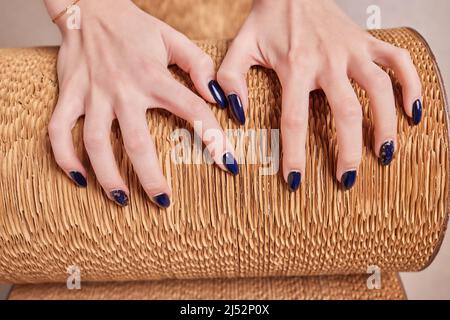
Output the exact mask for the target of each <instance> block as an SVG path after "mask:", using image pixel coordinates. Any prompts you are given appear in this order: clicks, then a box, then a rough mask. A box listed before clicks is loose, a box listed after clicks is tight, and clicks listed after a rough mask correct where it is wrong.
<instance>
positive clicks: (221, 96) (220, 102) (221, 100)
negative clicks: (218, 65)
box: [208, 80, 228, 109]
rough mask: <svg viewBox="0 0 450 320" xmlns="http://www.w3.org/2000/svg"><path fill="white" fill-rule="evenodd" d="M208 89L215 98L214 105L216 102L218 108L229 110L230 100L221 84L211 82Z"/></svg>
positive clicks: (214, 81)
mask: <svg viewBox="0 0 450 320" xmlns="http://www.w3.org/2000/svg"><path fill="white" fill-rule="evenodd" d="M208 88H209V91H210V93H211V95H212V97H213V102H212V103H214V102H215V103H216V104H217V106H218V107H219V108H221V109H225V108H227V107H228V99H227V96H226V95H225V92H224V91H223V89H222V87H221V86H220V84H219V83H218V82H217V81H216V80H211V81H209V83H208Z"/></svg>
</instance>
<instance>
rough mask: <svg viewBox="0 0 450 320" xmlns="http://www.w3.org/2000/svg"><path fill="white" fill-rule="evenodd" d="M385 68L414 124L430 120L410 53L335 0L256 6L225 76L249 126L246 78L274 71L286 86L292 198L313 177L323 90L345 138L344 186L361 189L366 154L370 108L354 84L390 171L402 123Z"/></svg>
mask: <svg viewBox="0 0 450 320" xmlns="http://www.w3.org/2000/svg"><path fill="white" fill-rule="evenodd" d="M377 64H381V65H383V66H387V67H390V68H392V69H393V70H394V72H395V75H396V76H397V78H398V79H399V81H400V82H401V84H402V87H403V99H404V101H403V102H404V108H405V111H406V113H407V114H408V116H409V117H411V118H412V122H413V123H414V124H418V123H419V122H420V121H421V118H422V104H421V82H420V79H419V76H418V74H417V71H416V69H415V67H414V64H413V62H412V60H411V58H410V56H409V53H408V52H407V51H406V50H404V49H400V48H397V47H394V46H392V45H390V44H387V43H385V42H382V41H379V40H377V39H375V38H373V37H372V36H370V35H369V34H368V33H366V32H365V31H363V30H362V29H360V28H359V27H358V26H357V25H355V24H354V23H353V22H352V21H350V20H349V19H348V18H347V17H346V16H345V15H344V14H343V13H342V12H341V11H340V10H339V8H338V7H337V5H336V4H335V3H334V1H331V0H280V1H271V0H254V5H253V9H252V12H251V14H250V16H249V17H248V19H247V21H246V22H245V24H244V25H243V27H242V29H241V30H240V32H239V34H238V36H237V37H236V38H235V40H234V41H233V43H232V45H231V47H230V49H229V51H228V53H227V56H226V57H225V59H224V61H223V63H222V66H221V67H220V70H219V72H218V81H219V83H220V85H221V86H222V88H223V89H224V91H225V93H226V94H227V95H228V96H229V101H230V108H231V113H232V115H233V116H234V118H235V119H236V120H237V121H238V122H239V123H241V124H244V122H245V109H246V108H247V103H248V101H247V100H248V98H247V96H248V93H247V87H246V81H245V76H246V73H247V71H248V69H249V68H250V67H251V66H252V65H261V66H264V67H267V68H272V69H274V70H275V71H276V72H277V74H278V77H279V78H280V82H281V85H282V87H283V103H282V118H281V131H282V140H283V173H284V178H285V180H286V182H287V183H288V186H289V188H290V189H291V191H295V190H297V189H298V188H299V186H300V182H301V177H302V174H303V173H304V172H305V142H306V134H307V124H308V107H309V93H310V91H313V90H315V89H318V88H322V89H323V90H324V91H325V94H326V95H327V98H328V101H329V103H330V106H331V110H332V112H333V115H334V121H335V126H336V131H337V138H338V139H337V140H338V141H337V142H338V147H339V156H338V160H337V172H336V175H337V179H338V180H339V181H340V182H341V183H342V185H343V187H344V188H345V189H350V188H351V187H353V185H354V183H355V180H356V173H357V169H358V166H359V164H360V162H361V153H362V144H363V139H362V108H361V106H360V104H359V101H358V99H357V97H356V94H355V92H354V91H353V88H352V86H351V84H350V81H349V78H351V79H354V80H355V81H357V82H358V83H359V84H360V85H361V86H362V87H363V88H364V89H365V90H366V91H367V92H368V95H369V96H370V103H371V111H372V116H373V121H374V125H375V145H374V148H375V153H376V155H377V156H378V157H379V158H380V161H381V163H382V164H384V165H388V164H389V163H390V162H391V161H392V159H393V155H394V152H395V147H396V135H397V119H396V111H395V100H394V94H393V88H392V83H391V80H390V78H389V76H388V74H386V73H385V72H384V71H383V70H382V69H381V68H380V67H379V66H378V65H377Z"/></svg>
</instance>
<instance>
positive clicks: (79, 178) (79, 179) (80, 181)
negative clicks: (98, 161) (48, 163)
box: [69, 171, 87, 188]
mask: <svg viewBox="0 0 450 320" xmlns="http://www.w3.org/2000/svg"><path fill="white" fill-rule="evenodd" d="M69 175H70V177H71V178H72V180H73V182H75V183H76V185H77V186H79V187H81V188H86V187H87V181H86V178H85V177H84V176H83V175H82V174H81V173H80V172H78V171H71V172H69Z"/></svg>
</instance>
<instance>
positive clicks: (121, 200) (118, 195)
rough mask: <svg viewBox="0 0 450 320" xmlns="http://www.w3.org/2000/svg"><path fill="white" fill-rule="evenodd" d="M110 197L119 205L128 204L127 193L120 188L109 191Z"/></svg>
mask: <svg viewBox="0 0 450 320" xmlns="http://www.w3.org/2000/svg"><path fill="white" fill-rule="evenodd" d="M111 197H112V198H113V199H114V201H115V202H116V203H117V204H118V205H119V206H122V207H124V206H126V205H128V196H127V194H126V193H125V192H124V191H122V190H114V191H111Z"/></svg>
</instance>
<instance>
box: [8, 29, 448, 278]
mask: <svg viewBox="0 0 450 320" xmlns="http://www.w3.org/2000/svg"><path fill="white" fill-rule="evenodd" d="M374 34H375V36H377V37H378V38H380V39H384V40H387V41H389V42H391V43H394V44H395V45H397V46H400V47H403V48H407V49H408V50H409V51H410V52H411V55H412V58H413V59H414V62H415V64H416V66H417V68H418V71H419V74H420V77H421V79H422V84H423V94H424V100H423V102H424V110H425V114H424V119H423V122H422V124H421V125H420V126H418V127H414V126H411V125H410V124H409V123H408V119H407V117H406V115H405V114H404V113H403V111H402V108H401V103H400V102H399V101H400V100H401V99H399V98H400V88H399V84H398V83H397V82H396V81H395V82H394V88H395V92H396V96H397V101H398V107H397V115H398V129H399V134H398V143H399V148H398V153H397V157H396V160H395V161H394V162H393V164H392V165H391V166H390V167H387V168H385V167H382V166H380V164H379V163H378V161H377V159H376V158H375V156H374V154H373V151H372V145H373V124H372V120H371V118H370V117H369V109H368V99H367V97H366V94H365V92H364V91H362V90H361V89H360V88H359V87H357V86H356V87H355V89H356V92H357V95H358V97H359V99H360V101H361V103H362V105H363V109H364V122H363V125H364V150H363V162H362V166H361V168H360V172H359V178H358V182H357V184H356V186H355V188H354V189H353V190H352V191H350V192H343V191H342V190H340V189H339V187H338V184H337V182H336V180H335V178H334V172H335V159H336V154H337V149H336V134H335V129H334V125H333V121H332V116H331V114H330V111H329V107H328V105H327V102H326V99H325V97H324V96H323V94H322V93H321V92H315V93H314V94H313V95H312V97H311V101H310V103H311V112H310V119H309V137H308V139H307V157H306V158H307V166H306V167H307V169H306V174H305V180H304V183H303V185H302V189H301V192H297V193H295V194H290V193H289V192H288V191H287V188H286V184H285V183H284V181H283V179H282V177H281V174H277V175H272V176H270V175H269V176H267V175H261V174H260V169H261V166H260V165H252V164H243V165H242V166H241V174H240V175H239V176H238V177H237V178H233V177H231V176H230V175H227V174H226V173H224V172H223V171H221V170H219V169H218V168H216V167H214V166H212V165H207V164H201V165H183V164H175V163H174V162H173V161H172V159H171V151H172V150H173V149H174V147H175V145H176V144H178V143H179V142H178V141H174V140H171V139H170V135H171V133H172V132H173V131H174V130H175V129H178V128H186V123H185V121H183V120H180V119H178V118H176V117H175V116H173V115H169V114H167V113H163V112H158V111H151V112H150V113H149V114H148V121H149V127H150V130H151V133H152V134H153V136H154V137H155V138H156V139H155V140H156V148H157V150H158V152H159V159H160V161H161V167H162V168H163V171H164V174H165V176H166V177H167V179H168V181H169V183H170V185H171V187H172V189H173V200H174V203H173V206H172V207H171V208H170V209H169V210H167V211H160V210H159V209H157V208H156V207H155V206H154V205H152V204H151V202H150V201H149V200H148V199H147V198H146V196H145V193H144V192H143V190H142V188H141V187H140V185H139V183H138V179H137V177H136V175H135V173H134V172H133V170H132V166H131V164H130V161H129V160H128V158H127V156H126V153H125V152H124V149H123V146H122V141H121V136H120V132H119V130H118V127H117V125H114V126H113V132H112V135H111V140H112V144H113V150H114V153H115V155H116V158H117V161H118V165H119V168H120V171H121V173H122V176H123V177H124V179H125V180H126V182H127V184H128V185H129V187H130V190H131V198H130V203H131V205H130V206H128V207H126V208H119V207H117V206H115V205H114V204H113V203H111V201H109V200H108V199H107V198H106V197H105V195H104V193H103V191H102V189H101V187H100V185H99V184H98V183H96V181H95V179H94V173H93V172H92V170H90V171H89V187H88V188H87V189H86V190H79V189H77V188H76V187H75V186H74V185H73V184H72V183H71V182H70V181H69V179H68V178H67V177H66V176H65V175H64V174H63V173H62V172H61V171H60V170H59V169H58V167H57V165H56V164H55V161H54V159H53V156H52V151H51V147H50V143H49V140H48V135H47V125H48V122H49V119H50V116H51V114H52V111H53V108H54V106H55V104H56V101H57V78H56V71H55V62H56V54H57V50H56V49H54V48H40V49H2V50H0V70H1V73H0V83H1V87H0V141H1V144H0V149H1V161H0V174H1V176H0V192H1V194H2V197H0V282H1V281H2V280H3V281H9V282H24V281H31V282H44V281H65V280H66V277H67V273H66V270H67V267H68V266H72V265H75V266H78V267H79V268H80V270H81V273H82V278H83V280H85V281H88V280H97V281H102V280H105V281H106V280H146V279H163V278H211V277H254V276H288V275H318V274H345V273H365V272H366V271H367V268H368V266H369V265H377V266H379V267H380V268H381V270H382V271H399V270H401V271H415V270H420V269H422V268H424V267H425V266H427V265H428V264H429V263H430V262H431V260H432V258H433V257H434V255H435V254H436V252H437V250H438V248H439V245H440V242H441V240H442V238H443V234H444V229H445V226H446V221H447V219H448V214H447V212H448V210H447V208H448V191H449V188H448V183H449V181H448V172H449V154H448V144H449V139H448V128H447V112H446V104H445V97H444V92H443V87H442V82H441V78H440V76H439V72H438V70H437V66H436V64H435V60H434V58H433V55H432V54H431V52H430V51H429V48H428V46H427V45H426V43H425V42H424V41H423V39H422V38H421V37H420V36H419V35H418V34H417V33H415V32H414V31H411V30H409V29H396V30H384V31H377V32H375V33H374ZM199 44H200V46H201V47H202V48H203V49H204V50H205V51H206V52H208V53H209V54H210V55H211V56H212V57H213V59H214V60H215V62H216V64H217V65H219V63H220V61H221V59H222V58H223V55H224V53H225V52H226V48H227V43H226V42H220V41H219V42H202V43H199ZM172 70H173V73H174V75H175V76H176V77H177V78H178V79H179V80H180V81H182V82H183V83H185V84H186V85H188V86H189V87H190V88H192V84H191V82H190V81H189V80H188V77H187V76H186V75H185V74H184V73H182V72H181V71H179V70H178V69H175V68H174V69H172ZM248 85H249V95H250V105H249V109H248V114H247V116H248V121H247V124H246V129H251V128H253V129H255V132H256V138H257V139H259V137H260V135H262V134H263V131H261V130H260V129H268V128H275V129H276V128H279V120H280V105H281V94H280V85H279V82H278V80H277V78H276V76H275V74H274V73H273V72H272V71H267V70H264V69H261V68H254V69H252V70H251V71H250V73H249V75H248ZM211 108H212V110H213V111H214V112H215V114H216V116H217V118H218V120H219V121H220V123H221V125H222V126H223V127H225V128H237V127H236V125H235V124H234V123H233V121H232V120H231V119H230V116H229V114H228V113H227V112H226V111H223V110H219V109H218V108H217V107H213V106H212V107H211ZM82 125H83V123H82V121H80V122H79V123H78V125H77V126H76V127H75V128H74V130H73V134H74V142H75V146H76V147H77V153H78V154H79V156H80V158H81V159H83V161H84V162H85V163H86V165H87V166H89V164H88V157H87V155H86V152H85V151H84V149H83V142H82ZM234 140H235V139H234ZM244 145H245V146H248V144H244ZM245 148H247V147H245ZM245 148H244V149H245ZM248 154H250V153H245V155H244V158H243V160H244V162H245V163H249V162H250V160H251V159H249V158H248V157H247V155H248Z"/></svg>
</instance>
